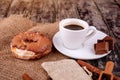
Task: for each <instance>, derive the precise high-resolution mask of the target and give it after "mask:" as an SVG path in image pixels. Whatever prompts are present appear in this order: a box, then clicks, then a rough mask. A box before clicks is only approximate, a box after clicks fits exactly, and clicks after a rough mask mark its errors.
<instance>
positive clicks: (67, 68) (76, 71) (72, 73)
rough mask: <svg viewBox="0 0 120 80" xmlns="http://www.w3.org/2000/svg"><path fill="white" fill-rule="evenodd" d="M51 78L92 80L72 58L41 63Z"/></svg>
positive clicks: (58, 79) (57, 79)
mask: <svg viewBox="0 0 120 80" xmlns="http://www.w3.org/2000/svg"><path fill="white" fill-rule="evenodd" d="M42 67H43V68H44V69H45V70H46V71H47V73H48V74H49V76H51V78H52V80H92V78H91V77H90V76H88V74H87V73H86V72H85V71H84V70H83V68H82V67H80V66H79V64H78V63H77V62H76V61H75V60H72V59H63V60H59V61H49V62H44V63H42Z"/></svg>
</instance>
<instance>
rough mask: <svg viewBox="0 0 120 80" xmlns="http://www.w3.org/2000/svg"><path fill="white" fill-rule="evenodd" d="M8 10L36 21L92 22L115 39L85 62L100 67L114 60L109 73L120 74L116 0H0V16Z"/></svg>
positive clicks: (118, 4)
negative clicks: (105, 53) (105, 50)
mask: <svg viewBox="0 0 120 80" xmlns="http://www.w3.org/2000/svg"><path fill="white" fill-rule="evenodd" d="M11 14H23V15H24V16H25V17H28V18H30V19H31V20H33V21H36V22H40V23H47V22H49V23H53V22H55V21H58V20H61V19H64V18H73V17H74V18H80V19H83V20H85V21H87V22H88V23H89V24H90V25H94V26H96V28H97V29H98V30H100V31H103V32H105V33H106V34H108V35H110V36H112V37H114V38H115V39H116V40H117V42H116V44H115V50H114V51H112V52H111V53H110V54H109V55H108V56H106V57H104V58H101V59H97V60H91V61H87V62H89V63H91V64H92V65H94V66H96V67H99V68H100V69H104V67H105V63H106V62H107V61H109V60H111V61H113V62H114V63H115V67H114V71H113V73H114V74H115V75H117V76H120V0H0V17H7V16H9V15H11Z"/></svg>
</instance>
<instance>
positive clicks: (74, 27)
mask: <svg viewBox="0 0 120 80" xmlns="http://www.w3.org/2000/svg"><path fill="white" fill-rule="evenodd" d="M65 28H67V29H70V30H82V29H84V28H83V27H82V26H80V25H75V24H71V25H67V26H65Z"/></svg>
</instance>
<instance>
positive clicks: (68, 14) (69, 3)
mask: <svg viewBox="0 0 120 80" xmlns="http://www.w3.org/2000/svg"><path fill="white" fill-rule="evenodd" d="M76 3H77V0H54V4H55V10H56V19H59V20H61V19H64V18H79V14H78V11H77V6H76Z"/></svg>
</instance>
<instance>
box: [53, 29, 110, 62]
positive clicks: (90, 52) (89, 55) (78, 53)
mask: <svg viewBox="0 0 120 80" xmlns="http://www.w3.org/2000/svg"><path fill="white" fill-rule="evenodd" d="M59 34H60V33H59V32H57V33H56V34H55V35H54V37H53V45H54V46H55V48H56V49H57V50H58V51H59V52H61V53H62V54H64V55H66V56H69V57H71V58H75V59H83V60H93V59H99V58H102V57H104V56H106V55H108V54H109V53H110V52H111V51H109V52H108V53H105V54H100V55H96V54H95V51H94V44H95V43H97V40H98V39H103V38H104V37H105V36H107V35H106V34H105V33H103V32H101V31H97V33H96V34H95V35H94V36H93V37H92V38H90V39H88V40H87V41H86V42H85V43H84V47H83V48H80V49H77V50H70V49H67V48H66V47H64V46H63V43H62V40H61V39H60V35H59Z"/></svg>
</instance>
